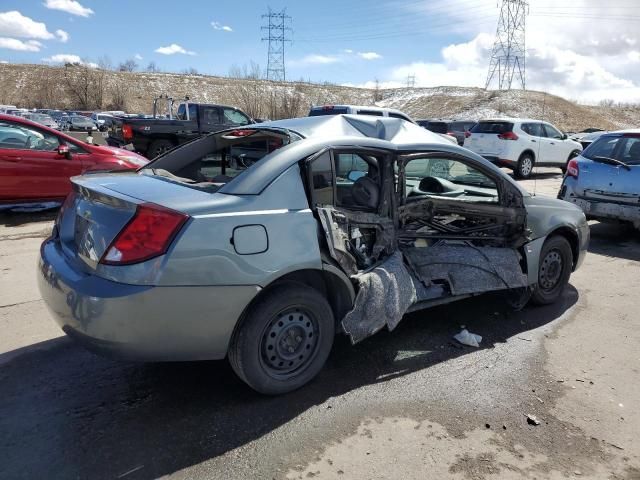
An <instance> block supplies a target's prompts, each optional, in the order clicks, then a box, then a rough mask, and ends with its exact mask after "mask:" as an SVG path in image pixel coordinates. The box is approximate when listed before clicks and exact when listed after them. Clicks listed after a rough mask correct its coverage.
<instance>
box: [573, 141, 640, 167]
mask: <svg viewBox="0 0 640 480" xmlns="http://www.w3.org/2000/svg"><path fill="white" fill-rule="evenodd" d="M582 156H583V157H585V158H588V159H589V160H595V161H597V160H598V159H599V158H610V159H613V160H618V161H619V162H623V163H626V164H627V165H640V134H621V135H603V136H601V137H600V138H599V139H597V140H596V141H595V142H593V143H592V144H591V145H589V146H588V147H587V149H586V150H585V151H584V152H582Z"/></svg>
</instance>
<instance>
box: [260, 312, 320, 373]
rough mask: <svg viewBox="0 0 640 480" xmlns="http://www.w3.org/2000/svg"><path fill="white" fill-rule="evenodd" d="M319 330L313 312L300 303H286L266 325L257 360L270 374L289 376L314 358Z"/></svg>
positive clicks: (300, 369)
mask: <svg viewBox="0 0 640 480" xmlns="http://www.w3.org/2000/svg"><path fill="white" fill-rule="evenodd" d="M319 343H320V331H319V328H318V321H317V320H316V318H315V316H314V315H313V314H312V313H311V312H309V310H307V309H306V308H304V307H301V306H296V307H289V308H286V309H285V310H283V311H282V312H280V313H278V314H277V315H275V316H274V317H273V318H272V319H271V321H270V322H269V323H268V324H267V325H266V327H265V329H264V332H263V334H262V339H261V342H260V361H261V364H262V367H263V368H264V369H265V371H266V372H267V373H268V374H269V375H270V376H271V377H273V378H278V379H286V378H290V377H292V376H294V375H296V374H297V373H299V372H300V371H302V370H304V369H305V368H306V367H307V366H308V365H309V363H311V361H312V360H313V359H314V358H315V356H316V353H317V351H318V345H319Z"/></svg>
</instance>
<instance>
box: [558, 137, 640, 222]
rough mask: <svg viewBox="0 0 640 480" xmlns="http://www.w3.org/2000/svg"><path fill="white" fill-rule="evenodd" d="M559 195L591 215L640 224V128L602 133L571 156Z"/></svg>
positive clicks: (589, 217) (599, 218) (605, 219)
mask: <svg viewBox="0 0 640 480" xmlns="http://www.w3.org/2000/svg"><path fill="white" fill-rule="evenodd" d="M558 198H560V199H562V200H566V201H568V202H571V203H574V204H576V205H577V206H579V207H580V208H581V209H582V211H583V212H584V213H585V215H586V217H587V218H588V219H595V220H600V221H621V222H628V223H631V224H633V225H634V226H635V227H636V228H640V130H638V129H636V130H623V131H619V132H610V133H607V134H605V135H602V136H601V137H600V138H598V139H597V140H596V141H595V142H593V143H592V144H591V145H590V146H589V147H588V148H587V149H585V150H584V151H583V152H582V154H580V155H578V156H577V157H575V158H573V159H572V160H570V161H569V163H568V164H567V172H566V174H565V177H564V180H563V182H562V187H561V188H560V193H559V194H558Z"/></svg>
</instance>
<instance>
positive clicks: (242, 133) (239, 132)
mask: <svg viewBox="0 0 640 480" xmlns="http://www.w3.org/2000/svg"><path fill="white" fill-rule="evenodd" d="M254 133H256V130H249V129H245V130H231V131H230V132H228V133H225V134H224V136H225V137H248V136H249V135H253V134H254Z"/></svg>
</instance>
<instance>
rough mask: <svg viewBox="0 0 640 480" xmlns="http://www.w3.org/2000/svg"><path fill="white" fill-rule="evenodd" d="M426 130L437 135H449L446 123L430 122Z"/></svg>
mask: <svg viewBox="0 0 640 480" xmlns="http://www.w3.org/2000/svg"><path fill="white" fill-rule="evenodd" d="M426 128H427V130H431V131H432V132H435V133H447V132H448V131H449V130H448V124H447V123H446V122H429V123H428V124H427V127H426Z"/></svg>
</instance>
